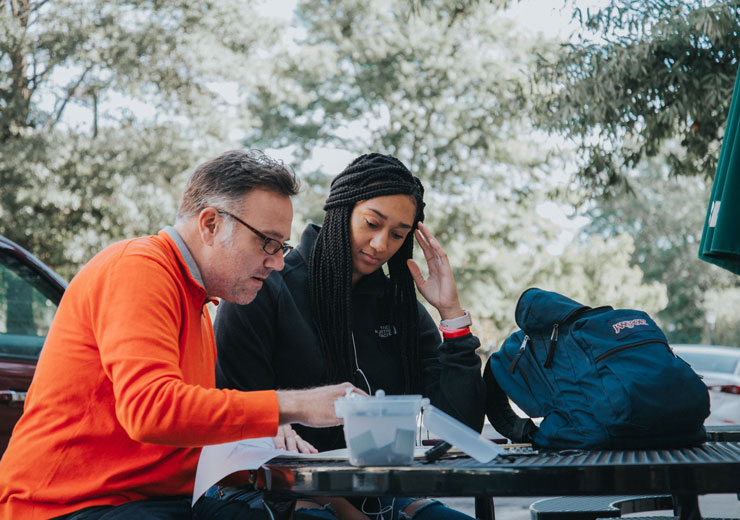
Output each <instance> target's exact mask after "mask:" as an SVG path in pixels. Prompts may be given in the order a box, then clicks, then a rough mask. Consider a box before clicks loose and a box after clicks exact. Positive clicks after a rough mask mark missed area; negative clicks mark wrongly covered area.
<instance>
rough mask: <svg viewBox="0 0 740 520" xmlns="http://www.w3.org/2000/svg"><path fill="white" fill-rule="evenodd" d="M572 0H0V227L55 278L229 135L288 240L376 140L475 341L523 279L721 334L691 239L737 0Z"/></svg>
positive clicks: (724, 285)
mask: <svg viewBox="0 0 740 520" xmlns="http://www.w3.org/2000/svg"><path fill="white" fill-rule="evenodd" d="M528 1H532V0H521V2H520V3H521V4H524V3H526V2H528ZM582 3H583V2H579V1H575V0H568V1H564V2H563V3H562V5H563V9H565V10H566V12H574V13H575V14H576V16H577V19H576V20H577V21H578V20H580V21H581V23H580V25H577V26H576V28H577V36H574V37H571V38H570V39H568V40H567V41H556V40H548V39H547V38H545V37H541V36H538V35H537V34H534V33H532V32H531V31H529V30H527V26H526V25H522V23H521V20H519V21H518V20H517V19H515V18H513V17H512V16H511V15H510V14H509V13H510V11H509V9H510V8H512V7H516V5H518V2H514V1H503V0H502V1H482V0H481V1H475V0H470V1H464V0H455V1H450V0H428V1H425V0H416V1H413V2H406V1H391V0H372V1H367V0H366V1H360V0H335V1H331V2H329V1H325V0H305V1H300V2H297V4H296V5H295V12H294V19H293V20H291V19H290V17H279V18H278V17H271V16H269V15H268V14H266V9H265V7H264V5H262V6H260V4H259V3H258V2H250V1H247V0H230V1H228V2H221V1H220V2H208V1H195V0H162V1H157V2H152V1H145V0H138V1H128V2H114V3H110V2H104V1H103V0H75V1H73V0H48V1H41V0H39V1H37V2H32V1H28V0H26V1H22V0H3V1H0V136H2V137H1V138H0V233H1V234H3V235H5V236H8V237H9V238H11V239H13V240H15V241H16V242H19V243H20V244H21V245H24V246H25V247H27V248H28V249H30V250H31V251H32V252H34V253H35V254H37V255H38V256H40V257H41V258H42V259H43V260H44V261H46V262H47V263H49V264H50V265H51V266H52V267H54V268H55V269H57V270H59V271H60V272H61V273H62V274H64V275H65V276H66V277H67V278H69V277H71V276H72V275H73V274H74V272H75V271H76V270H77V269H78V268H79V267H80V266H81V265H82V264H83V263H84V262H85V261H86V260H87V259H89V258H90V256H91V255H92V254H93V253H94V252H96V251H97V250H99V249H100V248H102V247H103V246H104V245H106V244H108V243H110V242H112V241H114V240H117V239H120V238H124V237H128V236H133V235H137V234H145V233H154V232H156V231H157V230H158V229H160V228H161V227H162V226H164V225H166V224H168V223H171V222H172V220H173V219H174V214H175V210H176V206H177V202H178V201H177V197H178V196H179V193H180V191H181V189H182V186H183V182H184V179H185V178H186V177H187V175H188V174H189V172H190V171H191V170H192V168H193V166H194V165H196V164H197V163H199V162H200V161H202V160H204V159H205V158H207V157H209V156H211V155H214V154H216V153H219V152H220V151H223V150H224V149H227V148H233V147H239V146H243V147H247V148H255V147H257V148H263V149H267V150H268V151H269V152H270V153H272V154H274V155H279V156H280V157H284V158H285V159H286V161H287V162H289V163H290V164H291V165H292V166H293V167H294V168H295V169H296V171H297V172H298V173H299V174H300V176H301V178H302V180H303V183H304V186H305V190H304V193H302V194H301V196H299V198H298V199H297V200H296V219H295V225H294V230H293V235H294V237H293V238H294V240H295V239H296V238H297V236H298V234H299V233H300V231H301V230H302V227H303V225H304V224H305V222H308V221H313V222H317V223H321V220H322V215H323V212H322V210H321V207H322V205H323V199H324V198H325V196H326V193H327V189H328V183H329V181H330V180H331V178H332V177H333V176H334V175H336V173H338V172H339V171H340V170H341V169H342V168H343V167H344V165H345V164H346V163H348V162H349V161H350V160H351V159H352V158H353V157H354V156H356V155H359V154H362V153H367V152H369V151H381V152H384V153H390V154H393V155H396V156H397V157H399V158H400V159H401V160H402V161H404V162H405V163H406V164H407V165H408V166H409V167H410V168H411V170H412V171H413V172H414V173H415V174H416V175H418V176H419V177H421V179H422V180H423V181H424V183H425V186H426V188H427V193H426V201H427V211H426V213H427V222H428V223H429V224H430V226H431V227H432V229H433V230H435V232H436V233H437V236H438V238H439V239H440V241H441V242H442V243H443V244H444V245H445V247H446V249H447V251H448V253H449V256H450V258H451V260H452V262H453V265H454V267H455V270H456V278H457V280H458V283H459V285H460V292H461V297H462V299H463V301H464V304H465V305H466V306H467V307H468V308H470V309H471V311H473V312H474V313H475V315H476V328H477V330H478V332H479V334H480V336H481V339H482V341H483V343H484V345H485V348H486V349H487V350H491V349H494V348H496V346H497V345H498V344H499V343H500V341H501V340H502V339H503V338H504V337H505V336H506V335H507V334H508V333H509V332H511V331H512V330H514V329H515V328H516V324H515V323H514V322H513V310H514V305H515V303H516V300H517V297H518V295H519V294H520V293H521V292H522V291H523V290H524V289H526V288H527V287H530V286H540V287H542V288H546V289H552V290H558V291H561V292H563V293H566V294H568V295H569V296H571V297H573V298H576V299H579V300H580V301H583V302H584V303H587V304H591V305H601V304H611V305H615V306H630V307H639V308H643V309H645V310H647V311H648V312H650V313H652V314H653V315H655V316H657V317H658V318H659V319H660V321H661V324H663V325H664V328H665V329H666V332H667V333H669V335H670V336H671V339H672V340H675V341H709V340H710V338H709V334H710V332H711V333H712V334H713V338H712V339H714V340H715V341H719V338H727V339H726V340H725V339H722V341H726V342H735V343H736V344H740V341H738V340H740V336H737V335H735V334H736V333H735V332H733V330H734V329H733V326H732V325H731V323H732V318H731V317H730V318H728V317H727V316H726V314H727V313H726V312H724V310H725V309H724V307H723V305H722V304H721V303H719V304H718V302H723V301H736V300H738V299H740V296H737V295H738V294H740V290H739V289H738V284H737V282H736V281H734V280H733V279H732V278H731V277H730V276H729V275H725V274H724V273H721V272H720V270H719V269H717V268H714V267H713V266H709V265H704V264H703V263H702V262H700V261H699V260H698V259H697V258H696V249H697V246H698V240H697V237H698V235H699V234H700V233H701V227H702V225H703V219H704V215H705V211H706V207H705V205H706V201H707V200H708V194H707V191H706V190H707V185H708V182H711V177H712V175H713V173H714V172H713V168H714V164H715V163H716V159H717V157H718V155H719V144H720V142H721V136H722V131H723V127H724V119H725V117H726V114H727V110H728V108H729V101H730V96H731V93H732V85H733V82H734V78H735V74H736V71H737V48H738V40H737V38H738V35H737V32H738V29H737V28H738V25H740V24H738V22H739V21H740V20H739V19H738V16H739V15H738V11H739V10H740V7H738V2H714V3H712V2H699V1H698V0H697V1H696V2H678V1H668V0H665V1H660V2H658V1H652V0H650V1H647V2H629V1H626V0H624V1H618V0H613V1H611V2H610V3H608V4H604V5H605V6H604V7H602V8H601V9H597V10H589V11H587V10H585V9H584V8H582V5H581V4H582ZM602 4H603V2H602ZM291 8H292V6H291ZM733 23H734V26H733ZM733 27H734V28H733ZM327 158H330V160H327ZM584 226H585V227H584ZM733 291H734V292H733ZM732 298H735V300H732ZM735 308H737V307H735ZM723 312H724V314H723ZM712 313H714V314H712ZM707 315H713V316H715V329H714V330H711V331H710V329H709V327H708V322H707V320H706V317H707ZM720 333H721V334H724V335H721V334H720Z"/></svg>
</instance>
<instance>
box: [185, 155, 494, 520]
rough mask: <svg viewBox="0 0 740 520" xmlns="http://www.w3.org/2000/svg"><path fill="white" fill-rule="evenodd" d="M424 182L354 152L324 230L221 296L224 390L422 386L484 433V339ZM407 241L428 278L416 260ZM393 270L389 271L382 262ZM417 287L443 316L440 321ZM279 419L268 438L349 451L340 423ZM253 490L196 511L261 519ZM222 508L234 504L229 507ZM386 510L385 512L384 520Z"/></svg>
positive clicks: (417, 509)
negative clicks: (431, 213)
mask: <svg viewBox="0 0 740 520" xmlns="http://www.w3.org/2000/svg"><path fill="white" fill-rule="evenodd" d="M423 195H424V189H423V187H422V185H421V182H420V181H419V179H417V178H416V177H414V176H413V175H412V174H411V172H410V171H409V170H408V169H407V168H406V167H405V166H404V165H403V164H402V163H401V162H400V161H399V160H398V159H396V158H394V157H391V156H388V155H381V154H377V153H373V154H367V155H362V156H360V157H358V158H357V159H355V160H354V161H353V162H352V163H351V164H350V165H349V166H347V168H346V169H345V170H344V171H343V172H342V173H340V174H339V175H338V176H337V177H336V178H335V179H334V180H333V181H332V183H331V190H330V193H329V197H328V198H327V200H326V204H325V206H324V210H325V211H326V215H325V218H324V224H323V227H321V228H319V227H318V226H315V225H309V226H308V227H307V228H306V229H305V231H304V232H303V235H302V237H301V240H300V243H299V245H298V246H297V247H296V249H295V250H294V251H293V252H291V253H290V254H289V255H288V256H287V257H286V258H285V268H284V269H283V270H282V271H280V272H274V273H272V274H271V275H270V276H269V277H268V278H267V279H266V280H265V282H264V287H263V288H262V290H261V291H260V292H259V293H258V295H257V297H256V299H255V300H254V301H253V302H252V303H250V304H249V305H246V306H242V305H236V304H230V303H227V302H222V303H221V305H220V306H219V309H218V315H217V317H216V322H215V331H216V343H217V346H218V364H217V368H216V381H217V383H218V384H219V386H222V387H227V388H238V389H241V390H259V389H273V388H307V387H313V386H317V385H320V384H326V383H331V382H336V381H351V382H353V383H354V384H355V385H356V386H357V387H358V388H360V389H363V390H365V391H366V392H368V394H374V393H375V392H376V391H377V390H378V389H383V390H384V391H385V392H386V394H388V395H390V394H422V395H424V396H425V397H428V398H430V400H431V402H432V404H433V405H434V406H436V407H438V408H440V409H442V410H444V411H445V412H447V413H448V414H450V415H452V416H454V417H456V418H457V419H459V420H461V421H463V422H464V423H466V424H467V425H468V426H470V427H472V428H474V429H477V430H478V431H480V429H481V428H482V426H483V413H484V404H485V389H484V385H483V382H482V379H481V375H480V360H479V358H478V356H477V355H476V353H475V349H476V348H477V347H478V346H479V345H480V343H479V342H478V339H477V338H476V337H474V336H473V335H472V334H471V333H470V328H469V326H470V324H471V321H470V316H469V314H468V313H467V311H464V310H463V308H462V307H461V305H460V302H459V299H458V295H457V288H456V285H455V280H454V278H453V275H452V270H451V268H450V265H449V262H448V260H447V256H446V254H445V252H444V251H443V250H442V248H441V247H440V245H439V243H438V242H437V240H436V239H435V238H434V237H433V236H432V233H431V232H430V230H429V229H428V228H427V227H426V226H425V225H424V224H423V223H422V221H423V219H424V201H423ZM414 238H416V240H417V241H418V243H419V245H420V246H421V248H422V251H423V253H424V258H425V260H426V263H427V266H428V271H429V274H428V276H427V278H424V276H423V275H422V273H421V270H420V269H419V266H418V265H417V264H416V263H415V262H414V261H413V260H412V259H411V257H412V251H413V244H414ZM384 265H387V270H388V274H387V275H386V274H384V272H383V269H382V268H383V266H384ZM414 285H416V287H417V288H418V289H419V292H420V293H421V294H422V295H423V296H424V298H426V300H427V301H428V302H429V303H430V304H431V305H433V306H434V307H435V308H436V309H437V310H438V311H439V314H440V316H441V318H442V323H441V326H440V327H439V330H441V331H442V333H443V336H444V339H442V338H440V334H439V330H438V325H437V324H436V323H435V322H434V321H433V320H432V318H431V316H430V315H429V313H428V312H427V311H426V310H425V309H424V307H423V306H422V305H421V303H419V301H418V300H417V299H416V293H415V290H414ZM294 428H295V430H294V429H293V428H291V427H290V426H284V427H281V429H280V431H279V432H278V436H277V437H276V439H275V444H276V446H277V447H279V448H287V449H292V450H297V451H302V452H315V451H316V450H320V451H324V450H331V449H335V448H341V447H344V437H343V432H342V428H341V427H334V428H323V429H316V428H307V427H304V426H302V425H295V426H294ZM262 507H263V506H262V501H261V498H260V496H259V493H258V492H247V491H245V490H236V489H233V488H215V487H214V488H212V489H211V490H209V492H208V493H207V494H206V496H205V497H204V498H201V500H200V501H199V502H198V504H197V505H196V510H195V513H196V514H195V518H199V519H200V518H267V516H266V515H265V511H264V510H262V509H261V508H262ZM227 511H230V512H229V513H228V514H227V513H226V512H227ZM400 512H403V513H405V514H406V515H408V516H403V515H401V516H400V518H417V519H419V520H431V519H437V518H447V519H455V518H469V517H467V516H466V515H463V514H462V513H459V512H457V511H454V510H451V509H449V508H447V507H446V506H444V505H443V504H442V503H440V502H438V501H436V500H431V499H414V498H400V497H396V498H394V497H384V498H382V499H377V498H366V499H357V498H356V497H348V498H346V499H344V498H332V499H326V498H323V499H315V500H311V501H308V500H300V501H299V502H298V504H297V505H296V516H297V518H377V519H380V518H386V519H389V518H393V519H397V518H399V514H400ZM391 515H392V516H391Z"/></svg>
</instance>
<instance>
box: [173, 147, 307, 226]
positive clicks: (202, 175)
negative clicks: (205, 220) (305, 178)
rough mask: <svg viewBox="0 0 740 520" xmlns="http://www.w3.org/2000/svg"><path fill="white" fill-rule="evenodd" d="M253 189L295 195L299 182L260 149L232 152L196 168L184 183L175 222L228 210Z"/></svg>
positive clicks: (288, 195)
mask: <svg viewBox="0 0 740 520" xmlns="http://www.w3.org/2000/svg"><path fill="white" fill-rule="evenodd" d="M253 189H263V190H267V191H273V192H276V193H279V194H281V195H285V196H286V197H292V196H294V195H297V194H298V191H299V189H300V183H299V181H298V178H297V177H296V175H295V173H294V172H293V171H292V170H291V169H289V168H288V167H287V166H286V165H285V164H284V163H283V162H282V161H278V160H275V159H273V158H271V157H269V156H268V155H267V154H265V153H264V152H262V151H261V150H246V151H242V150H232V151H229V152H225V153H223V154H221V155H219V156H218V157H216V158H215V159H211V160H210V161H206V162H204V163H203V164H201V165H200V166H198V167H197V168H196V169H195V171H194V172H193V175H192V176H191V177H190V179H189V180H188V184H187V186H186V187H185V192H184V193H183V195H182V200H181V201H180V208H179V209H178V211H177V220H178V221H181V220H183V219H185V218H188V217H192V216H193V215H197V214H198V213H199V212H200V211H201V210H202V209H203V208H207V207H209V206H211V207H217V208H221V209H229V208H231V207H232V206H233V205H234V204H236V203H237V202H238V201H239V199H241V198H242V197H243V196H244V195H245V194H246V193H247V192H249V191H250V190H253Z"/></svg>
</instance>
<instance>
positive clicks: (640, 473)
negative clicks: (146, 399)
mask: <svg viewBox="0 0 740 520" xmlns="http://www.w3.org/2000/svg"><path fill="white" fill-rule="evenodd" d="M259 471H260V479H259V480H260V481H261V482H262V487H263V488H264V489H265V490H266V491H267V497H268V500H269V498H270V497H271V496H279V497H281V498H284V497H285V496H292V497H296V496H300V495H303V496H383V495H385V496H468V497H469V496H472V497H475V504H476V517H477V518H481V519H493V518H494V510H493V500H492V498H491V497H493V496H568V495H571V496H573V495H627V494H656V493H665V494H670V495H673V497H674V506H675V509H676V511H677V512H678V513H679V515H680V518H681V520H699V519H701V514H700V511H699V504H698V495H700V494H708V493H736V492H738V491H740V442H708V443H706V444H704V445H702V446H699V447H695V448H684V449H672V450H592V451H590V450H561V451H552V452H542V453H539V454H536V455H506V456H502V457H498V458H497V459H495V460H494V461H492V462H490V463H487V464H481V463H478V462H476V461H474V460H472V459H470V458H468V457H465V456H458V457H450V458H443V459H441V460H439V461H437V462H436V463H434V464H424V463H423V462H420V461H416V462H414V463H413V464H412V465H410V466H388V467H380V466H375V467H354V466H351V465H349V463H347V462H343V461H342V462H339V461H320V460H317V461H311V460H308V459H290V458H285V457H282V458H280V459H275V460H273V461H270V462H269V463H267V464H266V465H265V466H263V467H262V468H261V469H260V470H259ZM286 518H287V517H286Z"/></svg>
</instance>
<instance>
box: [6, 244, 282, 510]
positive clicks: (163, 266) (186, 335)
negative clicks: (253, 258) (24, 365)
mask: <svg viewBox="0 0 740 520" xmlns="http://www.w3.org/2000/svg"><path fill="white" fill-rule="evenodd" d="M187 258H190V257H189V254H188V255H187ZM191 267H192V266H191ZM192 271H193V269H191V268H189V267H188V264H187V263H186V262H185V260H184V257H183V254H182V252H181V251H180V250H179V249H178V248H177V246H176V245H175V242H174V241H173V240H172V238H170V236H168V235H167V233H166V232H160V233H159V235H158V236H149V237H142V238H137V239H132V240H127V241H123V242H119V243H117V244H114V245H112V246H110V247H108V248H106V249H105V250H103V251H102V252H101V253H99V254H98V255H96V256H95V258H93V259H92V260H91V261H90V262H89V263H88V264H87V265H86V266H85V267H84V268H83V269H82V270H81V271H80V273H79V274H78V275H77V276H76V277H75V278H74V279H73V280H72V282H71V283H70V285H69V288H68V289H67V292H66V293H65V294H64V297H63V298H62V301H61V303H60V305H59V309H58V311H57V314H56V317H55V319H54V323H53V324H52V327H51V330H50V331H49V335H48V337H47V340H46V344H45V345H44V348H43V351H42V353H41V357H40V359H39V363H38V366H37V369H36V374H35V376H34V379H33V383H32V384H31V388H30V389H29V392H28V399H27V401H26V406H25V411H24V414H23V416H22V417H21V419H20V421H19V422H18V424H17V425H16V427H15V430H14V431H13V436H12V438H11V440H10V444H9V446H8V449H7V451H6V452H5V455H4V456H3V458H2V461H0V518H3V519H20V518H23V519H32V518H50V517H53V516H58V515H63V514H66V513H70V512H72V511H76V510H78V509H82V508H85V507H89V506H95V505H107V504H110V505H119V504H122V503H126V502H131V501H134V500H142V499H146V498H151V497H158V496H173V495H190V494H192V490H193V479H194V476H195V468H196V465H197V461H198V456H199V454H200V448H198V447H199V446H203V445H206V444H218V443H222V442H228V441H234V440H238V439H242V438H247V437H263V436H272V435H274V434H275V432H276V429H277V425H278V402H277V394H276V393H275V392H274V391H263V392H239V391H235V390H219V389H216V388H215V382H214V366H215V359H216V346H215V342H214V339H213V329H212V327H211V321H210V318H209V316H208V311H207V309H206V307H205V301H206V292H205V289H204V288H203V287H202V286H201V284H199V283H198V282H197V281H196V278H194V276H193V272H192ZM195 271H196V273H195V274H196V277H197V278H198V279H199V274H198V273H197V267H196V268H195Z"/></svg>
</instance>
